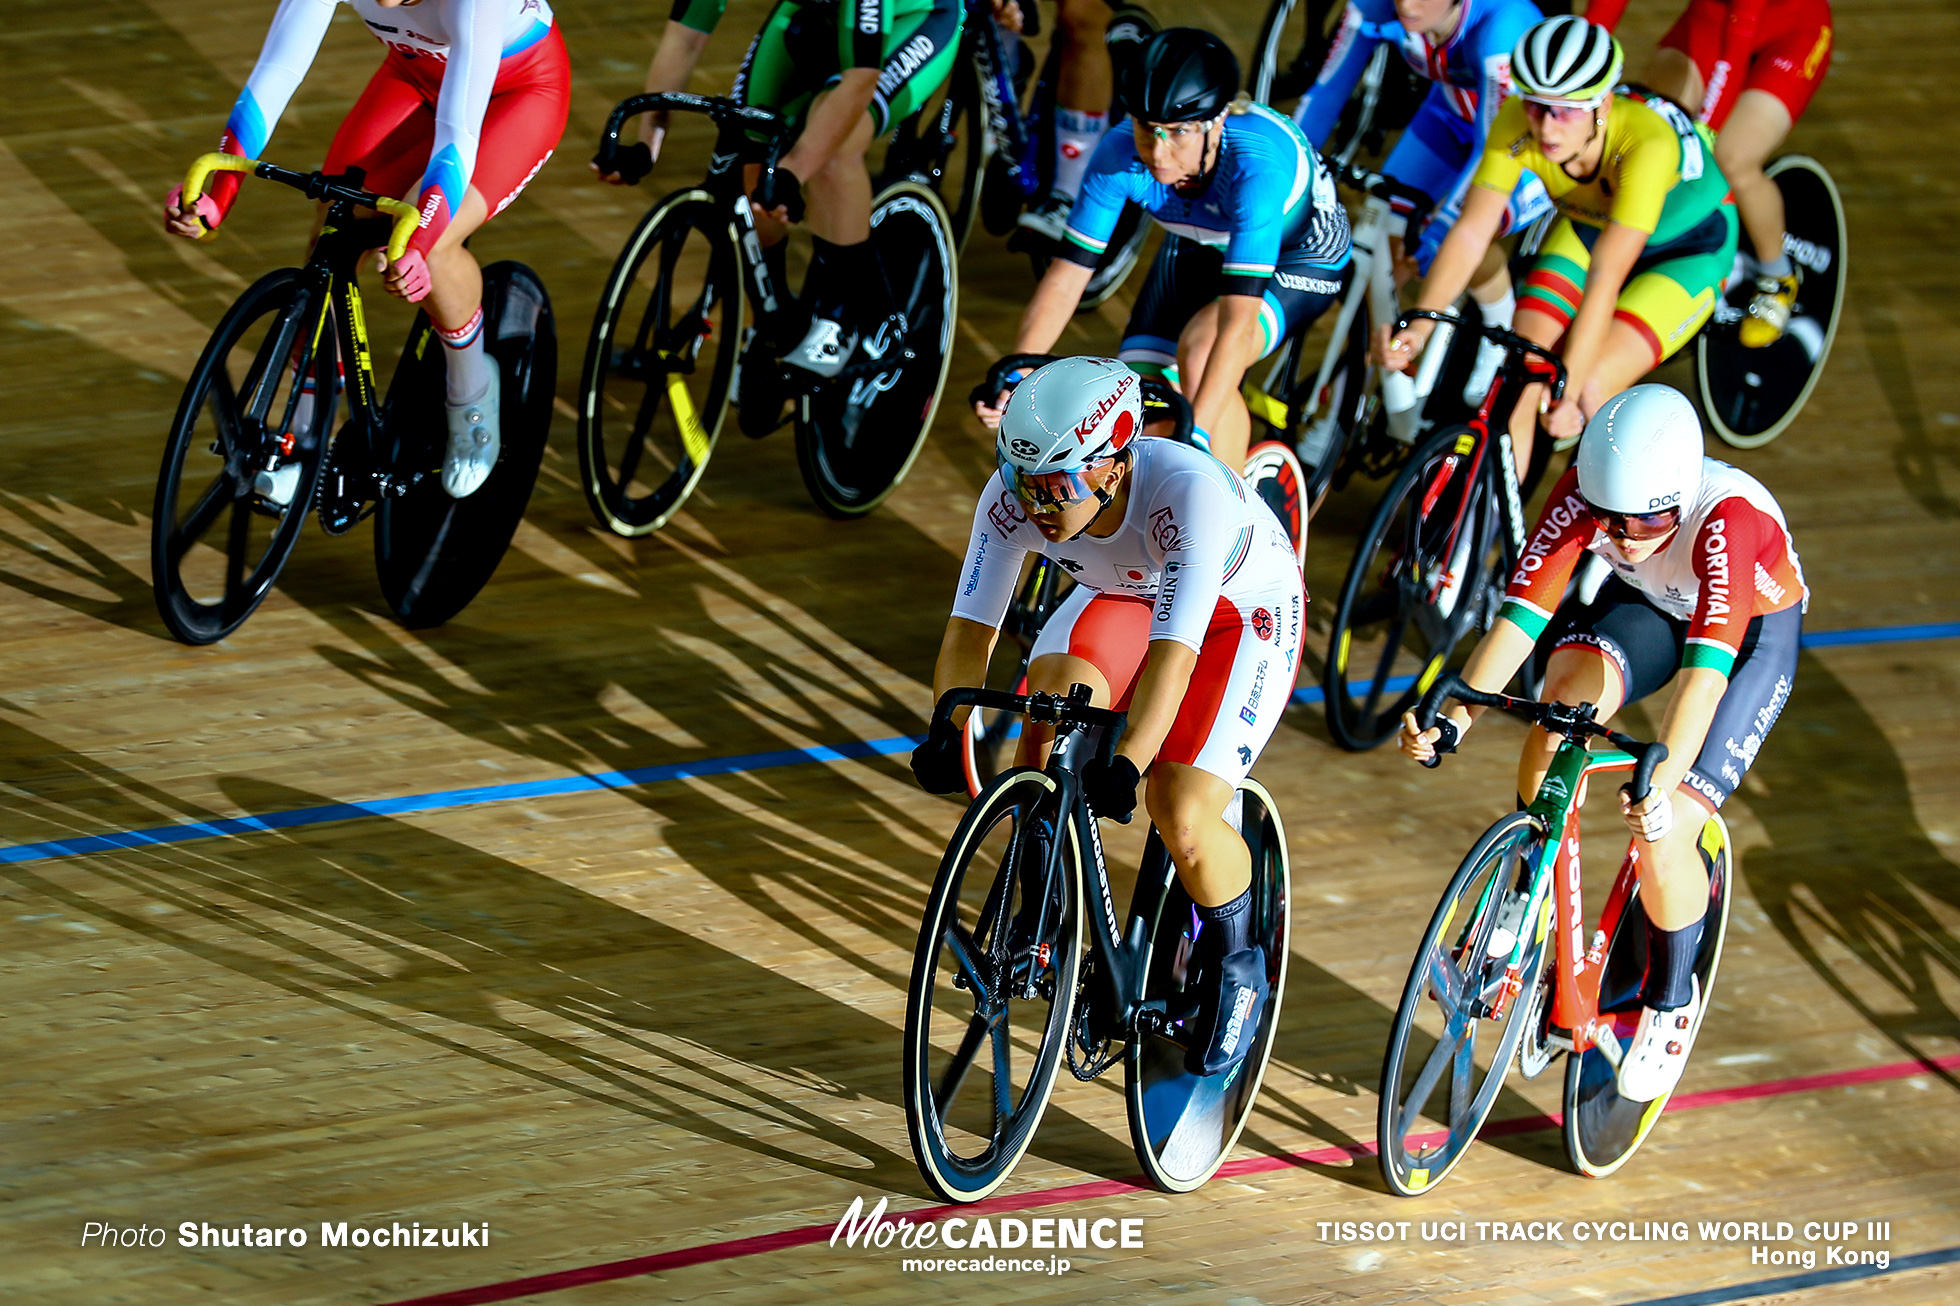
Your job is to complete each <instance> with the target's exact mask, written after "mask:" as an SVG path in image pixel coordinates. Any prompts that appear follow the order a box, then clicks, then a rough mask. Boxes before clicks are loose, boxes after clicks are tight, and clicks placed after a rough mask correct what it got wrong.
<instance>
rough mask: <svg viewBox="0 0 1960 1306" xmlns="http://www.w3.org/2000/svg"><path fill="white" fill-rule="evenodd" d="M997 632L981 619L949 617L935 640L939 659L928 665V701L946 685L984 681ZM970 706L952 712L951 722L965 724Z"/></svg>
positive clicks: (956, 685) (936, 699) (955, 685)
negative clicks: (929, 678) (930, 678)
mask: <svg viewBox="0 0 1960 1306" xmlns="http://www.w3.org/2000/svg"><path fill="white" fill-rule="evenodd" d="M999 634H1000V632H999V631H998V630H996V629H995V628H994V627H992V626H989V625H986V624H985V623H983V622H978V621H969V620H968V619H967V618H965V617H952V618H949V619H948V620H947V622H946V635H945V638H943V639H941V640H940V641H939V661H937V662H936V663H934V664H933V668H932V701H933V702H935V703H937V702H938V701H939V696H940V695H941V694H944V693H945V692H946V691H947V690H949V689H962V688H965V687H967V686H971V685H984V684H986V683H987V659H989V658H990V657H992V656H993V653H994V640H995V638H996V637H997V636H998V635H999ZM971 710H972V709H970V708H964V707H963V708H961V709H960V710H959V711H957V712H955V713H953V724H954V725H956V726H963V725H965V724H966V714H967V713H968V712H969V711H971Z"/></svg>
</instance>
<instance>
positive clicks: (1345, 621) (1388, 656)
mask: <svg viewBox="0 0 1960 1306" xmlns="http://www.w3.org/2000/svg"><path fill="white" fill-rule="evenodd" d="M1419 317H1424V318H1430V319H1433V320H1434V321H1437V322H1441V323H1446V324H1451V325H1454V326H1455V327H1456V328H1457V336H1458V338H1459V339H1460V340H1464V341H1467V342H1470V343H1471V344H1474V342H1475V341H1476V340H1477V339H1478V338H1479V336H1481V337H1482V338H1483V339H1486V340H1489V341H1491V342H1493V343H1494V344H1497V345H1499V346H1501V347H1502V348H1503V349H1504V351H1505V353H1504V362H1503V364H1502V365H1501V366H1500V367H1499V368H1498V370H1497V375H1496V376H1495V377H1493V378H1492V379H1491V385H1490V390H1489V391H1488V392H1487V393H1486V394H1485V395H1484V401H1483V403H1482V405H1480V406H1479V407H1478V409H1477V411H1476V412H1475V413H1473V414H1472V415H1471V417H1470V420H1469V421H1467V422H1460V423H1456V424H1454V425H1450V426H1446V427H1443V428H1442V429H1441V430H1438V431H1435V432H1432V433H1431V434H1430V435H1429V436H1428V437H1426V438H1425V439H1424V440H1423V441H1422V442H1421V443H1420V444H1418V445H1417V446H1416V447H1415V448H1414V449H1413V450H1412V451H1411V452H1410V454H1409V457H1408V461H1407V462H1405V463H1403V464H1402V468H1401V470H1400V471H1398V472H1397V473H1396V474H1395V477H1394V479H1393V480H1392V481H1390V482H1389V486H1388V492H1387V493H1386V494H1384V495H1383V496H1382V499H1381V502H1380V503H1378V504H1376V505H1375V511H1374V513H1373V515H1372V516H1371V517H1370V519H1369V521H1368V526H1367V529H1365V530H1364V531H1363V532H1362V533H1361V538H1360V540H1359V542H1358V543H1357V544H1356V546H1355V550H1354V560H1353V561H1352V562H1350V563H1349V564H1348V570H1347V576H1346V578H1345V579H1344V580H1343V581H1342V583H1341V594H1340V599H1339V600H1338V602H1337V603H1336V604H1335V607H1334V624H1333V630H1332V632H1331V634H1330V638H1329V642H1328V648H1327V662H1326V666H1325V668H1324V669H1323V672H1322V678H1321V684H1322V686H1323V687H1324V690H1325V695H1326V702H1327V728H1328V731H1329V733H1331V734H1332V735H1333V737H1334V742H1335V743H1337V744H1339V745H1340V746H1341V747H1343V748H1345V749H1348V750H1350V751H1353V752H1361V751H1365V750H1367V749H1370V748H1374V747H1377V746H1378V745H1380V744H1381V742H1382V741H1383V740H1385V739H1387V738H1388V737H1389V736H1390V735H1392V734H1394V733H1395V730H1396V727H1397V725H1398V724H1399V723H1400V721H1401V719H1402V714H1403V713H1404V712H1406V711H1408V710H1409V708H1411V707H1413V706H1414V705H1415V702H1416V700H1417V699H1418V698H1420V697H1421V696H1422V694H1423V692H1424V691H1425V690H1427V689H1428V688H1429V687H1430V686H1431V685H1432V684H1433V683H1435V681H1436V677H1437V676H1438V675H1439V674H1441V672H1442V671H1443V669H1444V667H1445V666H1446V665H1447V664H1448V662H1449V660H1450V657H1451V656H1452V654H1453V653H1454V652H1455V650H1456V648H1457V646H1458V645H1459V644H1460V643H1462V641H1463V639H1464V637H1465V636H1467V635H1470V634H1471V633H1472V632H1473V631H1483V630H1488V629H1489V628H1490V625H1491V622H1492V621H1494V620H1495V619H1496V616H1497V609H1498V606H1499V605H1500V604H1501V603H1502V602H1503V598H1504V586H1505V583H1506V581H1507V580H1508V579H1509V578H1510V575H1511V572H1512V570H1513V569H1514V568H1515V567H1516V566H1517V563H1518V559H1519V558H1520V557H1522V556H1523V554H1524V537H1525V530H1526V522H1525V518H1524V500H1525V497H1526V495H1527V494H1528V493H1529V490H1528V489H1527V490H1525V491H1522V492H1521V491H1520V489H1519V486H1518V468H1517V463H1516V461H1515V459H1514V457H1513V454H1512V452H1511V436H1510V432H1509V431H1508V430H1506V429H1505V426H1504V423H1505V421H1506V419H1507V418H1508V417H1509V415H1510V412H1511V410H1512V408H1513V407H1514V406H1515V405H1516V404H1517V402H1518V397H1519V396H1520V395H1521V394H1522V393H1523V392H1524V388H1525V387H1526V386H1527V385H1529V384H1531V383H1532V382H1534V381H1539V382H1544V383H1546V384H1548V385H1550V386H1551V390H1552V396H1553V398H1554V399H1557V398H1558V397H1559V396H1560V395H1562V394H1563V393H1564V391H1565V367H1564V365H1563V364H1561V363H1560V362H1559V360H1558V358H1557V356H1556V355H1554V354H1553V353H1552V352H1551V351H1550V350H1549V349H1547V348H1546V347H1544V346H1542V345H1537V344H1533V343H1532V342H1531V341H1529V340H1526V339H1525V338H1524V337H1523V336H1520V335H1517V334H1516V333H1514V332H1511V331H1506V330H1504V329H1503V328H1501V327H1493V326H1483V325H1478V324H1473V323H1470V322H1467V321H1465V320H1464V319H1462V318H1456V317H1452V316H1451V315H1450V314H1447V313H1436V312H1431V311H1429V310H1428V309H1411V310H1409V311H1408V312H1406V313H1403V314H1402V315H1401V316H1400V317H1399V318H1397V319H1396V329H1397V330H1400V329H1402V328H1403V327H1404V326H1406V325H1407V324H1408V323H1409V322H1410V321H1411V320H1413V319H1415V318H1419ZM1550 443H1551V441H1550V440H1548V439H1541V440H1539V441H1538V445H1537V452H1538V454H1539V457H1538V458H1535V459H1534V467H1541V466H1542V460H1543V458H1545V457H1548V456H1549V447H1548V446H1549V445H1550ZM1357 665H1358V666H1359V668H1360V674H1359V675H1358V676H1356V675H1354V668H1355V667H1356V666H1357ZM1357 691H1358V692H1357Z"/></svg>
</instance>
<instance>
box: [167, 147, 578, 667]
mask: <svg viewBox="0 0 1960 1306" xmlns="http://www.w3.org/2000/svg"><path fill="white" fill-rule="evenodd" d="M219 171H229V172H249V173H251V174H252V175H253V176H255V177H259V178H263V179H264V180H267V181H276V182H279V183H281V184H282V185H286V186H291V187H293V188H294V189H295V190H298V191H300V192H301V193H303V194H304V195H305V196H306V197H307V198H308V199H313V200H322V201H325V202H326V203H327V205H328V209H327V216H326V222H325V225H324V226H323V227H322V228H321V231H320V235H319V238H318V239H317V240H316V241H315V242H314V245H313V250H312V253H311V254H310V255H309V256H308V258H307V261H306V265H305V266H304V267H299V268H280V269H278V270H277V271H274V272H270V273H267V274H266V275H265V276H263V277H261V278H259V280H258V281H256V282H254V283H253V284H252V285H251V286H250V287H248V288H247V289H246V290H245V292H244V293H243V294H241V295H240V296H239V297H238V299H237V300H236V301H235V302H233V304H232V306H231V307H230V308H229V309H227V310H226V312H225V315H224V316H223V317H222V318H220V319H219V321H218V325H217V328H216V329H215V330H214V331H213V332H212V333H211V339H210V341H209V343H207V344H206V345H205V347H204V352H203V354H202V355H200V356H199V358H198V361H197V365H196V366H195V367H194V368H193V369H192V370H191V376H190V380H189V382H188V383H187V384H186V385H185V387H184V393H183V398H182V399H181V400H180V401H179V403H178V406H177V414H176V417H175V418H174V419H173V420H172V422H171V428H170V436H169V439H168V441H167V442H166V444H165V446H164V454H163V465H162V468H161V469H160V470H159V472H158V474H157V492H156V503H155V509H154V513H153V515H152V518H151V536H150V569H151V583H152V587H153V588H154V590H155V592H156V601H157V611H158V613H159V614H161V616H162V617H163V622H164V625H166V626H167V627H169V629H170V633H171V634H172V635H174V636H176V637H177V638H178V639H180V640H182V641H184V642H185V643H187V644H209V643H212V642H214V641H216V640H220V639H223V638H224V637H225V636H227V635H229V634H230V633H231V632H232V631H234V630H237V629H238V627H239V626H240V625H242V624H243V623H244V621H245V619H246V618H247V617H249V616H251V614H252V613H253V611H254V610H256V609H257V608H258V606H259V604H260V603H262V602H264V600H265V597H266V595H267V594H269V593H270V592H271V590H272V586H273V584H274V583H275V582H276V581H277V580H278V578H279V573H280V570H281V569H282V568H283V567H284V566H285V565H286V559H287V558H288V557H289V556H290V555H291V553H292V551H293V547H294V545H296V544H297V543H298V542H299V534H300V531H301V529H302V528H303V527H304V526H305V524H306V516H307V513H308V511H309V509H311V508H312V507H313V506H314V504H315V502H316V500H317V503H318V508H319V519H320V525H321V527H322V528H323V529H324V530H326V532H327V533H328V534H330V535H340V534H344V533H346V532H347V531H348V530H350V529H352V527H353V526H354V525H355V523H357V522H359V521H361V520H363V519H364V518H366V517H367V516H369V515H370V514H372V515H373V516H374V518H375V532H374V555H375V569H376V571H377V573H378V574H379V577H380V581H381V590H382V594H383V595H384V597H386V599H387V601H388V606H389V607H390V609H392V610H393V612H394V614H395V616H396V617H397V618H399V619H400V621H401V622H402V624H404V625H406V626H410V627H423V626H434V625H439V624H441V623H442V622H444V621H447V620H448V619H449V618H451V617H453V616H455V615H456V614H457V613H458V612H460V611H462V609H463V608H464V607H465V606H466V605H467V604H468V603H469V602H470V600H471V599H473V598H475V597H476V595H477V592H478V591H479V590H481V589H482V588H483V586H484V585H485V584H486V583H488V581H489V579H490V576H491V574H492V573H493V572H495V571H496V569H497V564H498V563H499V562H500V561H502V559H503V556H504V553H505V551H506V550H507V549H508V548H509V547H510V541H511V537H512V535H513V534H515V532H516V530H517V524H518V522H519V521H520V520H521V519H522V518H523V516H524V508H525V505H526V504H528V503H529V502H530V497H531V488H532V486H533V484H535V482H536V481H537V476H538V465H539V463H540V462H541V461H542V460H543V458H544V446H545V439H546V436H547V434H548V432H549V430H550V426H551V408H552V396H553V390H554V387H555V385H556V378H557V372H558V344H557V334H556V330H555V328H554V325H553V319H552V313H551V300H550V298H549V297H548V296H547V295H546V294H545V289H544V284H543V283H542V282H541V281H539V279H538V277H537V274H536V273H534V272H532V271H531V270H530V269H529V268H527V267H525V266H524V265H522V264H521V263H511V262H499V263H493V264H491V265H490V266H489V267H486V268H484V269H483V312H484V339H485V346H484V347H485V349H486V350H487V351H488V352H489V353H490V355H491V356H492V357H493V358H495V359H496V360H497V364H498V370H499V384H500V385H501V386H502V391H501V396H500V398H501V404H502V428H503V429H502V431H501V432H500V435H501V437H502V440H501V449H500V452H499V454H498V458H497V465H496V467H495V468H494V469H493V470H492V471H491V473H490V476H489V479H488V480H486V481H485V482H484V483H483V485H482V486H481V487H479V488H478V489H477V491H476V492H475V493H474V494H471V495H469V496H467V497H466V498H462V499H452V498H451V497H450V496H449V494H448V493H447V492H446V491H445V490H443V488H442V476H441V473H442V463H443V455H444V452H445V449H446V447H447V443H448V429H447V422H446V419H445V417H444V385H443V369H444V367H445V366H446V363H445V361H444V358H443V350H442V349H441V348H440V346H439V344H438V342H437V341H436V339H435V334H434V329H433V327H432V326H431V325H430V322H429V316H428V314H427V313H426V312H423V313H418V314H417V315H416V318H415V322H414V325H413V326H411V327H410V328H409V333H408V343H407V344H406V346H405V347H404V348H403V350H402V357H401V361H400V362H399V363H398V364H397V365H396V368H395V374H394V377H393V379H392V380H391V381H390V383H389V386H388V393H387V398H386V399H385V400H383V399H381V398H379V397H378V391H377V388H376V385H375V379H374V367H373V361H372V359H371V357H370V354H369V348H368V332H367V320H366V318H365V316H364V315H363V313H362V308H361V294H360V287H359V285H358V283H357V281H356V272H357V271H358V268H359V264H360V260H361V257H362V255H363V254H365V253H366V252H367V251H368V250H371V249H378V248H381V247H384V246H385V247H386V248H387V250H388V252H389V256H390V257H391V258H399V257H400V256H401V254H402V252H403V251H404V250H405V249H406V247H407V244H408V240H409V238H410V237H411V236H412V235H413V234H414V232H415V225H416V221H417V216H418V215H417V212H416V209H415V207H414V206H413V205H410V204H406V203H404V202H403V201H401V200H398V199H393V198H391V197H388V196H384V195H376V194H374V193H373V192H371V191H367V190H364V189H362V187H361V183H362V181H363V180H364V174H363V172H362V171H361V170H360V169H358V168H355V169H350V170H349V171H347V172H346V173H343V174H338V175H334V176H328V175H325V174H323V173H318V172H293V171H290V170H288V169H286V168H281V167H277V166H275V165H273V164H270V163H265V162H261V161H259V160H256V159H243V158H239V157H238V156H236V155H231V154H206V155H204V156H202V157H201V158H199V159H198V160H197V161H196V162H195V163H193V164H192V165H191V169H190V172H189V174H188V175H187V176H186V177H185V178H184V187H183V194H184V197H185V202H186V203H187V204H188V203H191V202H193V201H195V200H196V198H197V197H198V196H199V195H201V194H203V193H204V187H205V183H206V182H207V181H208V180H209V178H210V176H211V174H212V173H214V172H219ZM363 209H368V210H374V211H375V212H377V213H382V214H387V215H389V216H388V217H385V218H383V217H373V218H363V217H359V216H357V213H358V211H359V210H363ZM212 234H215V233H212ZM343 374H344V376H345V379H346V386H345V391H346V396H345V397H346V400H347V407H348V416H347V421H346V423H345V424H344V425H343V426H342V427H341V428H340V431H339V433H338V434H337V435H336V434H331V433H332V432H333V420H334V412H335V408H336V406H337V403H338V399H339V395H338V393H337V392H338V391H339V390H340V389H341V388H342V387H341V384H340V378H341V377H342V375H343ZM309 382H310V383H311V384H312V386H313V387H314V392H315V395H316V400H315V402H314V404H313V406H312V409H311V419H310V422H308V423H306V429H304V430H296V429H294V428H295V419H296V417H297V414H298V411H299V407H300V397H301V391H302V387H303V386H304V385H306V384H307V383H309ZM295 470H296V473H297V474H296V477H295V474H294V472H295ZM221 521H222V523H223V526H222V535H218V536H213V535H212V532H213V529H214V528H217V527H219V525H220V522H221ZM207 537H208V538H207Z"/></svg>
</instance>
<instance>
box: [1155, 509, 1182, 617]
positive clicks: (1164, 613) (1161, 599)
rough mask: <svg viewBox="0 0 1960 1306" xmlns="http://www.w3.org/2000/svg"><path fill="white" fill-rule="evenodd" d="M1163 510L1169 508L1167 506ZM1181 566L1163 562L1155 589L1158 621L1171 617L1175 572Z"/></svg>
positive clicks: (1175, 597) (1174, 593) (1175, 585)
mask: <svg viewBox="0 0 1960 1306" xmlns="http://www.w3.org/2000/svg"><path fill="white" fill-rule="evenodd" d="M1165 511H1166V512H1168V511H1170V510H1169V509H1168V508H1167V509H1165ZM1183 566H1184V564H1183V563H1180V562H1167V563H1165V564H1164V580H1163V584H1162V585H1160V586H1159V587H1158V590H1157V620H1159V621H1169V620H1170V619H1171V605H1172V604H1173V603H1174V602H1176V600H1177V573H1178V572H1179V571H1180V570H1181V569H1182V568H1183Z"/></svg>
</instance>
